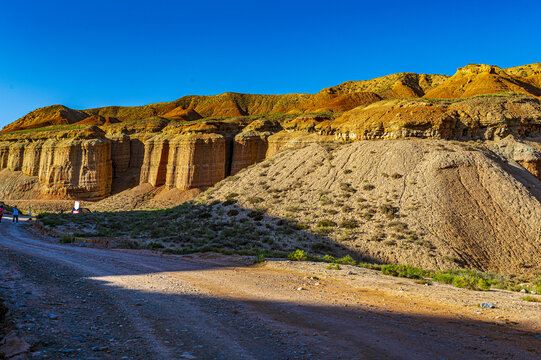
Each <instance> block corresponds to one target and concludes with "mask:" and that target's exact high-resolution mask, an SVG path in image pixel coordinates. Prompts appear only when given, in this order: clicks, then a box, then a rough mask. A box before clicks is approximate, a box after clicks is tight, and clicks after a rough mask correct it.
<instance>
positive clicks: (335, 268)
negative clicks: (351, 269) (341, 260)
mask: <svg viewBox="0 0 541 360" xmlns="http://www.w3.org/2000/svg"><path fill="white" fill-rule="evenodd" d="M326 269H327V270H340V269H342V268H341V267H340V265H338V264H330V265H329V266H327V267H326Z"/></svg>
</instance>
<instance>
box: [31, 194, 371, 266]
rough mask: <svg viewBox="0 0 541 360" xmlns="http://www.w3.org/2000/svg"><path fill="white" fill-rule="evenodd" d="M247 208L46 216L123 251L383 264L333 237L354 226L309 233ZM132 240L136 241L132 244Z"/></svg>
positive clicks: (47, 221)
mask: <svg viewBox="0 0 541 360" xmlns="http://www.w3.org/2000/svg"><path fill="white" fill-rule="evenodd" d="M259 199H260V198H251V200H252V201H253V202H254V208H253V209H250V208H244V207H241V206H239V205H237V204H236V200H235V199H233V198H232V199H228V200H226V201H223V202H221V201H214V202H212V203H210V204H196V203H194V202H188V203H184V204H182V205H180V206H176V207H173V208H168V209H161V210H138V211H119V212H95V213H82V214H75V215H72V214H45V215H42V216H40V218H39V220H40V221H41V222H42V223H43V224H44V225H46V226H50V227H57V226H63V227H66V228H67V229H71V230H67V231H66V232H67V233H71V234H72V235H73V236H74V237H75V238H82V239H85V238H90V239H96V238H109V237H119V238H122V239H123V240H122V241H121V242H119V243H118V246H119V247H123V248H130V249H139V248H147V249H151V250H160V251H165V252H168V253H171V254H190V253H195V252H208V251H215V252H220V253H224V254H233V253H236V254H241V255H254V256H257V255H262V256H265V257H286V256H287V255H288V254H289V253H290V252H293V251H295V250H297V249H300V250H303V251H305V252H306V253H307V254H308V255H312V256H313V258H312V260H318V259H319V257H321V256H323V255H330V256H333V257H336V258H341V257H344V256H346V255H350V256H351V257H352V258H353V259H354V260H355V261H357V262H367V263H374V264H377V263H379V261H378V260H377V259H375V258H373V257H372V256H370V255H369V254H367V253H364V252H362V251H360V250H358V249H352V248H348V247H346V246H344V245H342V244H340V243H339V242H337V241H336V240H334V239H333V238H331V237H329V236H328V234H330V233H332V232H339V231H342V230H347V228H343V226H347V227H356V226H357V224H356V223H355V222H352V221H349V222H344V224H342V223H340V224H338V223H334V222H332V221H331V222H329V223H328V224H322V226H317V227H316V228H315V229H313V230H311V231H308V230H307V229H308V226H307V224H306V223H301V222H298V221H296V220H294V219H283V218H279V217H275V216H270V215H269V214H268V212H267V211H268V209H263V208H258V206H257V203H258V202H259V201H260V200H259ZM130 239H131V240H130Z"/></svg>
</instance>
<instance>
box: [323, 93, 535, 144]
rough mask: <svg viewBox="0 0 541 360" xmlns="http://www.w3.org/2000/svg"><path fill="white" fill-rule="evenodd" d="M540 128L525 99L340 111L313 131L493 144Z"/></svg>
mask: <svg viewBox="0 0 541 360" xmlns="http://www.w3.org/2000/svg"><path fill="white" fill-rule="evenodd" d="M540 129H541V103H540V101H539V100H537V99H535V98H531V97H526V96H494V97H489V98H484V97H477V98H471V99H466V100H461V101H449V102H448V101H436V102H430V101H425V100H416V101H412V100H388V101H385V102H380V103H378V104H372V105H369V106H366V107H359V108H357V109H354V110H351V111H348V112H345V113H344V114H343V115H342V116H341V117H339V118H338V119H336V120H335V121H333V122H331V123H327V124H322V125H320V126H319V127H316V130H319V131H321V132H331V133H333V134H335V135H336V136H337V137H338V138H344V139H389V138H391V139H393V138H395V139H396V138H404V137H434V138H440V139H457V140H471V139H480V140H493V139H499V138H504V137H506V136H508V135H514V136H519V137H523V136H527V135H528V134H534V133H538V132H539V131H540Z"/></svg>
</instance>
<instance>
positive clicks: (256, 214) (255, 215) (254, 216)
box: [248, 211, 263, 221]
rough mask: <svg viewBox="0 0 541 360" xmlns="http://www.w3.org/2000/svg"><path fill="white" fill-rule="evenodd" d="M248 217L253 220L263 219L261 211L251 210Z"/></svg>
mask: <svg viewBox="0 0 541 360" xmlns="http://www.w3.org/2000/svg"><path fill="white" fill-rule="evenodd" d="M248 217H249V218H250V219H253V220H255V221H261V220H263V213H261V212H260V211H251V212H249V213H248Z"/></svg>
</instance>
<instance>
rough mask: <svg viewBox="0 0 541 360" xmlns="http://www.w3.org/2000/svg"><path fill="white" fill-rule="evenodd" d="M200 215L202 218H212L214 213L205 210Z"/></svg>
mask: <svg viewBox="0 0 541 360" xmlns="http://www.w3.org/2000/svg"><path fill="white" fill-rule="evenodd" d="M198 217H199V218H200V219H208V218H211V217H212V214H211V213H208V212H204V213H201V214H199V215H198Z"/></svg>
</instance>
